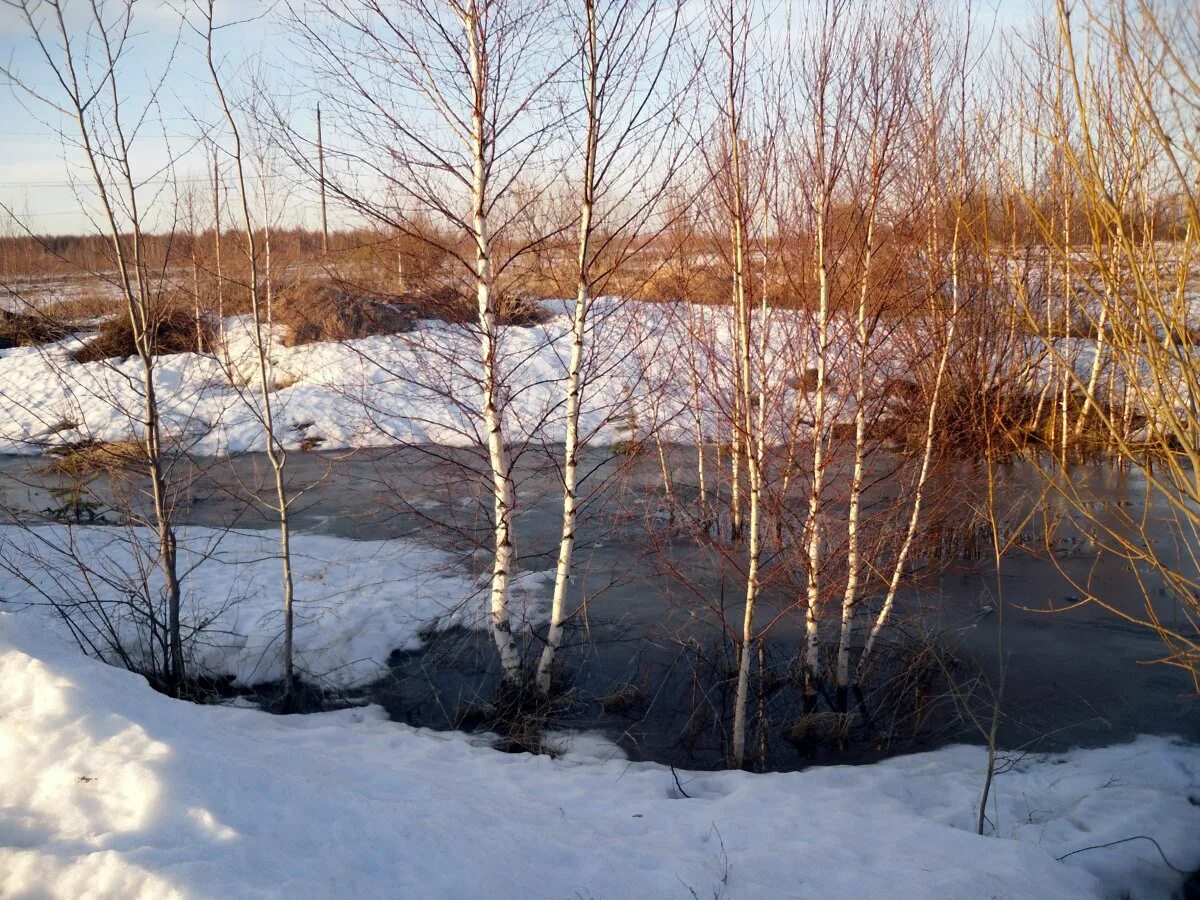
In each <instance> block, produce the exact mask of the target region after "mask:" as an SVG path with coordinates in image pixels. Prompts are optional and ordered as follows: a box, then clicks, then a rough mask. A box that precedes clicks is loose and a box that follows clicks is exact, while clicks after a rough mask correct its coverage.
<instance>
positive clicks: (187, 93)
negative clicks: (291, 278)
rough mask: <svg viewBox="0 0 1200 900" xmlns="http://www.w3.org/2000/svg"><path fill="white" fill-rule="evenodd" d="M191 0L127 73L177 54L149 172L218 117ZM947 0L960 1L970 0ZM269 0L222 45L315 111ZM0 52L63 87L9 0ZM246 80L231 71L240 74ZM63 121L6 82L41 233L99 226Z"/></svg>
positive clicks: (9, 133)
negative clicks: (193, 27)
mask: <svg viewBox="0 0 1200 900" xmlns="http://www.w3.org/2000/svg"><path fill="white" fill-rule="evenodd" d="M185 2H186V0H176V2H174V3H172V2H169V0H139V2H138V7H137V9H138V12H137V13H136V15H135V22H136V23H137V29H136V30H137V39H136V41H135V47H136V53H135V54H134V55H131V57H130V58H129V60H128V61H127V68H126V71H125V73H124V77H123V81H122V84H123V87H124V89H125V91H126V92H128V94H129V95H130V97H129V99H130V104H129V105H130V107H131V108H132V107H134V106H140V105H142V104H143V103H144V99H145V97H146V95H147V93H148V86H149V84H150V83H151V80H152V78H153V77H155V76H156V75H157V74H159V73H161V72H162V71H163V70H164V68H165V67H167V66H168V63H170V67H169V68H170V71H169V72H168V75H167V79H166V82H165V85H164V88H163V90H162V93H161V95H160V108H159V113H158V115H159V116H160V117H161V125H160V124H158V123H157V122H155V123H152V124H150V125H147V127H146V138H145V139H144V141H143V143H142V144H141V146H140V147H139V151H140V152H139V159H140V160H141V161H142V163H143V166H142V169H143V171H142V172H141V174H142V176H143V177H146V178H152V177H159V176H160V173H161V169H162V167H163V166H164V165H165V161H166V160H167V159H168V158H169V157H170V156H171V155H176V156H179V155H180V154H181V153H183V152H184V151H186V150H187V149H188V148H189V147H192V146H194V145H195V142H196V139H197V135H198V133H199V131H200V128H199V126H198V124H197V122H203V121H207V122H212V121H216V120H217V118H218V117H217V116H216V114H215V110H214V109H213V106H212V99H211V93H212V92H211V86H210V85H209V82H208V75H207V70H206V69H205V67H204V62H203V58H202V56H201V54H200V52H199V49H198V47H197V44H198V42H197V40H196V38H195V36H194V35H191V34H188V33H187V32H186V31H185V32H184V33H183V35H182V43H181V44H180V45H179V47H178V49H177V50H175V57H174V61H173V62H171V53H172V49H173V48H174V46H175V42H176V39H177V37H178V36H179V23H178V14H177V12H176V11H175V10H176V9H177V8H178V6H179V4H180V3H185ZM785 2H787V0H785ZM795 2H804V0H795ZM877 2H887V0H877ZM938 2H940V3H942V4H945V5H946V6H947V7H948V8H953V6H955V5H958V4H959V3H961V0H938ZM981 2H982V3H984V10H983V13H982V17H981V18H982V20H983V21H985V22H987V23H989V24H990V22H991V21H993V20H994V21H995V22H996V24H997V25H998V26H1001V27H1007V26H1013V25H1020V24H1022V23H1024V22H1026V21H1027V20H1028V19H1029V17H1030V16H1031V15H1032V14H1033V12H1034V11H1035V10H1038V9H1040V8H1041V6H1042V0H981ZM265 4H266V0H226V2H225V3H224V4H221V5H220V6H219V8H220V9H222V10H223V12H224V15H225V16H226V18H227V19H239V20H241V19H246V18H250V17H254V16H256V15H259V16H262V17H261V18H258V19H255V20H253V21H250V22H245V23H243V24H240V25H237V26H235V27H233V28H230V29H228V30H226V31H224V32H222V33H221V35H220V38H219V40H220V45H221V47H222V48H223V52H224V54H225V59H226V60H227V63H228V66H229V71H230V75H231V76H235V75H237V74H239V73H237V72H236V70H237V69H238V67H239V66H244V65H245V64H244V63H243V62H242V61H244V60H247V59H260V60H261V63H257V64H255V65H256V70H258V71H261V72H264V73H266V77H268V78H270V79H272V80H273V82H274V86H275V90H277V91H280V92H282V93H285V94H290V95H292V101H291V103H292V107H293V109H295V110H296V111H297V115H299V116H304V115H308V114H310V113H311V108H312V102H311V100H309V99H306V98H305V97H304V78H303V70H304V60H303V58H302V57H298V55H297V53H298V51H297V50H296V48H295V46H294V44H293V42H292V40H290V39H289V37H288V35H287V34H286V31H285V29H284V28H282V27H281V25H280V24H279V22H278V18H277V17H276V16H274V15H271V14H266V15H263V11H264V9H265V8H266V7H265ZM77 5H78V4H77ZM68 7H70V4H69V3H68ZM0 60H2V61H3V64H4V65H5V66H8V67H10V68H11V69H13V70H15V71H16V72H17V73H18V74H19V75H21V76H22V77H24V78H27V79H28V81H29V82H30V83H31V84H32V85H33V86H35V87H36V88H38V89H41V88H45V87H51V88H52V87H53V85H52V83H50V82H49V75H48V72H47V70H46V67H45V65H44V62H42V60H41V59H40V57H39V56H38V53H37V50H36V47H35V46H34V45H33V43H32V41H31V39H30V38H29V36H28V30H27V28H26V27H25V25H24V24H23V23H22V22H21V21H20V20H19V17H18V16H17V14H16V13H14V12H13V11H12V10H11V9H9V8H7V7H6V6H4V5H0ZM293 74H294V76H295V77H293ZM243 80H244V79H241V78H239V77H231V78H230V81H231V82H241V81H243ZM139 101H141V102H139ZM63 126H67V127H68V128H72V127H73V123H71V122H70V121H67V122H62V121H60V119H59V117H58V116H57V115H56V114H55V113H53V111H51V110H49V109H48V108H46V107H44V106H43V105H41V104H39V103H37V101H34V100H31V99H29V98H28V97H25V96H23V95H22V94H21V92H20V91H19V90H17V89H15V88H14V87H13V86H12V85H10V84H6V83H0V203H2V204H5V205H6V206H8V207H9V208H10V209H12V210H13V211H14V212H15V213H16V214H17V216H18V217H19V218H20V219H21V220H22V221H23V222H25V223H26V224H27V226H28V227H29V228H31V229H32V230H34V231H36V232H38V233H43V234H50V233H78V232H81V231H89V230H92V229H91V226H90V225H89V220H88V217H87V215H86V214H85V213H83V212H81V205H86V203H87V198H88V188H87V181H88V180H87V177H86V172H84V171H82V170H81V169H80V168H79V162H80V159H79V156H78V153H77V152H74V151H73V150H72V149H71V148H70V147H64V144H63V142H62V140H61V139H60V138H59V137H58V135H57V133H56V129H58V128H60V127H63ZM164 134H165V135H166V138H165V140H164V138H163V135H164ZM70 136H71V137H72V138H73V137H74V132H70ZM167 141H169V142H170V147H169V148H168V145H167ZM176 174H177V176H178V177H179V178H181V179H184V183H187V180H188V179H191V180H193V181H194V182H195V183H196V184H197V186H198V188H201V189H203V190H205V191H207V187H206V186H205V184H204V182H205V180H206V178H207V171H206V165H205V163H204V161H203V157H202V155H201V154H200V153H198V152H192V153H190V154H184V155H183V157H182V159H181V160H180V162H179V163H178V165H177V172H176ZM72 176H73V180H72ZM73 182H74V186H73ZM152 189H153V185H151V187H150V190H152ZM81 198H82V201H83V203H82V204H81ZM289 202H290V204H291V205H292V206H293V207H294V208H296V209H298V210H302V211H303V212H302V213H301V215H303V216H304V217H305V218H306V220H307V222H308V223H309V224H313V223H314V222H315V217H314V216H315V209H316V198H315V194H314V192H313V191H312V190H311V189H307V188H305V187H304V186H300V187H298V188H296V189H295V190H294V191H293V193H292V195H291V198H290V201H289ZM12 228H13V225H12V223H11V221H10V220H9V219H8V217H7V216H6V215H4V213H3V211H2V210H0V231H3V232H5V233H9V232H11V231H12Z"/></svg>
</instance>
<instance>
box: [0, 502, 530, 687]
mask: <svg viewBox="0 0 1200 900" xmlns="http://www.w3.org/2000/svg"><path fill="white" fill-rule="evenodd" d="M155 559H156V553H155V542H154V536H153V533H152V532H151V531H150V530H149V529H146V528H123V527H92V526H86V527H73V528H68V527H66V526H60V525H46V526H38V527H31V528H19V527H15V526H5V527H0V576H2V575H7V576H8V577H7V578H6V583H5V584H4V585H3V587H2V588H0V601H7V602H9V603H11V604H14V605H20V604H22V603H32V604H38V606H39V607H40V608H41V609H45V610H47V611H49V610H51V609H52V608H53V607H58V608H63V609H69V610H70V611H71V613H70V615H71V620H72V622H73V624H74V626H75V627H76V628H77V629H79V631H80V632H81V633H82V635H83V636H84V638H85V640H86V641H87V642H88V643H90V644H92V645H95V646H98V647H101V648H104V647H106V646H107V645H108V643H109V637H110V635H111V634H112V632H114V631H115V633H116V637H119V639H120V644H121V645H122V646H124V647H125V648H126V649H127V650H128V651H132V653H133V655H134V656H135V658H140V659H141V660H143V661H144V660H145V659H146V657H147V654H148V653H149V652H150V650H149V642H150V638H149V636H148V633H147V628H146V616H145V615H144V613H142V612H141V611H140V610H138V609H136V608H131V607H130V606H129V605H128V604H127V603H126V600H127V598H128V596H129V595H130V593H131V591H134V590H137V589H138V581H139V580H140V578H141V577H143V576H142V575H141V574H140V573H142V572H144V573H145V577H146V578H147V580H148V583H149V590H148V591H142V593H141V595H142V596H146V595H147V594H148V595H149V596H151V597H157V595H158V592H159V586H160V584H161V578H160V575H159V572H158V569H157V568H156V565H157V564H156V562H155ZM292 562H293V579H294V586H295V605H294V609H295V616H296V618H295V657H296V666H297V669H298V671H299V673H300V676H301V677H302V678H304V679H305V680H307V681H309V682H310V683H314V684H322V685H327V686H331V687H336V688H348V687H354V686H357V685H360V684H363V683H366V682H370V681H373V680H375V679H377V678H379V677H380V676H381V675H382V674H383V672H384V667H385V666H386V664H387V660H388V656H389V655H390V654H391V653H392V651H393V650H415V649H418V648H419V647H420V646H421V644H422V639H421V635H422V634H423V633H425V632H427V631H431V630H439V629H446V628H451V627H462V628H468V629H474V630H486V629H487V627H488V616H487V608H488V597H487V583H486V582H485V581H482V580H477V579H472V578H471V577H470V576H469V575H467V574H465V573H464V572H463V571H462V568H461V565H459V560H458V558H457V557H455V556H453V555H451V554H449V553H445V552H442V551H439V550H435V549H431V548H429V547H427V546H425V545H423V544H419V543H416V542H413V541H407V540H385V541H358V540H349V539H345V538H336V537H328V536H322V535H306V534H300V535H295V536H294V537H293V538H292ZM179 566H180V571H181V572H183V573H186V577H185V578H183V588H184V595H183V597H182V599H181V607H182V608H181V617H182V623H183V632H184V635H185V647H184V652H185V655H186V656H187V658H188V663H189V672H190V673H192V674H196V675H199V674H205V675H212V676H232V677H233V678H234V681H235V683H238V684H242V685H249V684H256V683H262V682H267V681H274V680H277V679H279V678H280V677H282V674H283V669H282V663H281V660H280V653H281V649H282V646H281V644H282V613H281V610H280V604H281V602H282V599H281V597H282V588H281V587H280V578H281V566H280V560H279V546H278V542H277V538H276V537H275V536H274V535H273V533H271V532H223V531H219V530H214V529H208V528H186V529H182V530H181V532H180V538H179ZM552 576H553V572H527V573H523V574H522V575H521V576H520V577H519V578H518V579H517V580H516V583H515V584H514V591H513V598H512V599H513V606H514V609H513V624H514V627H516V628H518V629H527V628H529V627H531V626H532V625H535V624H538V623H540V622H542V621H545V619H546V618H547V616H548V605H549V604H548V597H549V594H550V590H549V588H548V587H547V586H546V583H547V580H548V579H549V578H551V577H552ZM159 614H160V615H161V614H162V613H161V611H160V613H159ZM107 655H108V656H109V657H110V658H113V653H112V651H111V649H110V650H109V651H107Z"/></svg>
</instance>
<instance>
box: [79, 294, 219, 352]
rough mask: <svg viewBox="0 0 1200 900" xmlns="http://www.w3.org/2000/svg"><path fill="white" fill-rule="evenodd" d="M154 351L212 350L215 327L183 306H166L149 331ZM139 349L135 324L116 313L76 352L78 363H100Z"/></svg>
mask: <svg viewBox="0 0 1200 900" xmlns="http://www.w3.org/2000/svg"><path fill="white" fill-rule="evenodd" d="M149 344H150V353H151V355H153V356H168V355H170V354H172V353H208V352H210V350H211V348H212V344H213V328H212V324H211V322H209V320H208V319H206V318H204V317H201V318H200V320H199V321H197V319H196V314H195V313H194V312H193V311H191V310H189V309H185V308H183V307H181V306H166V307H165V308H164V309H162V310H161V311H158V312H156V314H155V315H154V316H153V321H152V322H151V327H150V334H149ZM137 352H138V347H137V341H136V340H135V338H134V330H133V325H132V323H131V322H130V321H129V317H128V316H115V317H114V318H111V319H108V320H107V321H106V322H104V323H103V324H102V325H101V326H100V333H99V334H98V335H97V336H96V337H94V338H93V339H92V340H90V341H88V342H87V343H86V344H84V345H83V346H82V347H80V348H79V349H78V350H76V351H75V352H74V353H73V354H72V358H73V359H74V360H75V361H76V362H81V363H89V362H100V361H101V360H105V359H123V358H125V357H127V356H134V355H136V354H137Z"/></svg>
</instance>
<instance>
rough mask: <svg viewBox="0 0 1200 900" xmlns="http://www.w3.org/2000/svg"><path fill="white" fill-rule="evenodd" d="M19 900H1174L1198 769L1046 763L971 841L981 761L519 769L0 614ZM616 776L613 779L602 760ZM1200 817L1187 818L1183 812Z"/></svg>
mask: <svg viewBox="0 0 1200 900" xmlns="http://www.w3.org/2000/svg"><path fill="white" fill-rule="evenodd" d="M0 684H3V685H4V691H3V692H0V895H3V896H8V897H26V896H39V897H42V896H50V897H77V896H92V897H122V898H137V897H147V898H150V897H152V898H156V900H158V898H171V897H221V898H224V897H234V896H236V897H289V898H303V897H331V896H359V897H378V896H393V897H430V896H459V897H513V896H522V897H572V896H578V897H597V898H598V897H684V898H686V897H689V896H705V897H707V896H722V897H729V898H741V897H784V896H786V897H812V898H829V900H833V898H862V897H906V898H908V897H912V898H924V897H938V898H963V897H994V898H1032V897H1037V898H1044V900H1054V898H1071V900H1079V898H1087V897H1114V898H1115V897H1119V896H1124V895H1125V893H1124V892H1125V891H1127V890H1128V891H1129V892H1130V895H1132V896H1133V897H1138V898H1144V897H1166V896H1169V894H1170V892H1171V891H1172V889H1173V888H1175V887H1176V886H1177V885H1178V883H1179V880H1180V879H1179V878H1178V876H1176V875H1175V874H1174V873H1172V872H1170V871H1169V870H1168V869H1166V868H1165V867H1164V866H1163V864H1162V862H1161V860H1160V859H1159V857H1158V854H1157V852H1156V851H1155V850H1154V848H1153V846H1151V845H1150V844H1149V843H1148V842H1146V841H1136V842H1131V843H1125V844H1119V845H1117V846H1114V847H1111V848H1107V849H1103V850H1092V851H1088V852H1086V853H1079V854H1076V855H1074V856H1071V857H1069V858H1068V859H1067V860H1065V861H1063V862H1057V861H1056V860H1055V858H1056V857H1057V856H1062V855H1063V854H1065V853H1068V852H1070V851H1072V850H1075V849H1078V848H1080V847H1085V846H1090V845H1095V844H1101V843H1105V842H1107V841H1111V840H1116V839H1119V838H1123V837H1127V836H1130V835H1133V834H1138V833H1142V834H1148V835H1153V836H1154V837H1155V838H1156V839H1157V840H1158V841H1159V843H1160V844H1161V845H1162V848H1163V850H1164V851H1165V852H1166V854H1167V855H1168V857H1169V858H1170V859H1171V860H1172V862H1174V863H1175V864H1176V865H1180V866H1184V867H1195V866H1197V865H1200V846H1197V842H1196V835H1197V833H1198V832H1200V807H1198V806H1197V805H1195V802H1196V797H1197V794H1198V792H1200V754H1198V751H1197V749H1196V748H1193V747H1184V746H1179V745H1176V744H1174V743H1172V742H1171V741H1169V740H1165V739H1159V738H1143V739H1140V740H1138V741H1136V742H1134V743H1132V744H1128V745H1125V746H1118V747H1111V748H1107V749H1102V750H1089V751H1079V752H1074V753H1070V754H1065V755H1061V756H1054V757H1028V758H1026V759H1025V760H1023V761H1022V762H1021V763H1019V764H1018V765H1017V766H1016V767H1015V768H1014V769H1013V770H1012V771H1009V772H1006V773H1005V774H1003V775H1001V776H1000V777H999V779H998V781H997V785H996V792H997V795H998V801H997V808H996V810H995V815H994V821H995V822H996V823H997V825H998V828H999V835H1000V837H999V838H996V837H978V836H976V835H974V834H973V833H971V831H970V829H969V826H970V821H971V806H972V803H973V802H974V799H975V797H976V795H977V790H978V787H979V774H980V771H981V769H982V767H983V752H982V751H981V750H980V749H978V748H968V747H951V748H947V749H945V750H941V751H938V752H934V753H925V754H919V755H915V756H908V757H902V758H899V759H894V760H891V761H888V762H885V763H881V764H878V765H873V766H862V767H832V768H820V769H811V770H809V771H806V772H802V773H798V774H773V775H751V774H747V773H740V772H726V773H716V774H711V773H705V774H701V773H689V772H679V773H678V778H679V782H680V783H681V784H682V785H683V788H684V791H685V792H686V793H687V794H688V795H689V797H690V799H685V798H684V797H682V795H681V794H680V792H679V791H678V789H677V788H676V780H675V776H674V775H673V774H672V772H671V771H670V770H668V769H664V768H662V767H660V766H657V765H651V764H637V763H632V764H631V763H627V762H624V761H622V760H619V759H615V758H610V759H608V760H603V759H601V758H599V757H602V756H603V755H604V754H603V752H602V749H603V745H602V744H600V743H599V742H598V741H596V740H590V741H584V742H582V743H583V745H584V746H583V748H582V750H581V752H580V753H579V754H578V755H572V754H571V753H568V754H567V755H566V757H565V758H563V759H559V760H551V759H548V758H545V757H531V756H525V755H508V754H502V753H499V752H496V751H494V750H491V749H489V748H486V747H483V746H479V745H478V742H473V741H472V740H471V739H469V738H468V737H466V736H463V735H460V734H438V733H431V732H427V731H420V730H414V729H411V728H408V727H406V726H403V725H399V724H396V723H391V722H386V721H382V720H381V716H380V713H379V712H378V711H377V710H374V709H367V710H354V711H343V712H338V713H328V714H321V715H310V716H297V717H289V718H276V717H270V716H267V715H265V714H263V713H260V712H257V711H254V710H246V709H232V708H225V707H198V706H194V705H190V704H187V703H182V702H176V701H172V700H169V699H167V698H165V697H163V696H161V695H159V694H156V693H154V692H153V691H151V690H150V688H149V687H148V686H147V685H146V684H145V682H144V681H143V680H142V679H140V678H139V677H137V676H135V675H131V674H129V673H128V672H125V671H121V670H118V669H116V668H112V667H109V666H106V665H104V664H102V663H99V662H96V661H94V660H91V659H88V658H85V657H83V656H81V655H80V654H78V653H77V652H76V651H75V650H74V649H73V648H71V647H68V646H66V645H65V644H63V643H62V642H61V641H60V640H59V639H58V638H55V637H54V636H52V635H50V634H49V633H47V632H46V631H45V630H44V629H42V628H40V627H39V626H38V624H37V621H36V617H29V616H27V615H25V614H7V615H5V614H0ZM610 756H611V754H610ZM1189 798H1192V802H1189Z"/></svg>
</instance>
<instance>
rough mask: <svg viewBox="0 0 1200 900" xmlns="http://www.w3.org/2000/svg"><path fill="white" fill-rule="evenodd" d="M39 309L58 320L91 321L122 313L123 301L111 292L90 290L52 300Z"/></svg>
mask: <svg viewBox="0 0 1200 900" xmlns="http://www.w3.org/2000/svg"><path fill="white" fill-rule="evenodd" d="M41 310H42V312H43V313H45V314H46V315H47V316H49V317H50V318H52V319H55V320H56V321H59V322H91V321H95V320H96V319H106V318H108V317H109V316H116V315H120V314H122V313H123V312H124V311H125V303H124V301H122V300H121V299H120V298H119V297H117V296H115V295H113V294H110V293H105V292H104V291H91V292H88V293H80V294H76V295H75V296H67V297H60V298H59V299H57V300H52V301H50V302H49V303H46V304H45V305H44V306H42V307H41Z"/></svg>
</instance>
